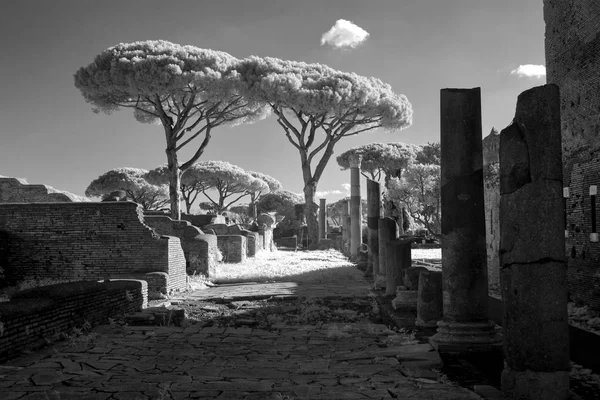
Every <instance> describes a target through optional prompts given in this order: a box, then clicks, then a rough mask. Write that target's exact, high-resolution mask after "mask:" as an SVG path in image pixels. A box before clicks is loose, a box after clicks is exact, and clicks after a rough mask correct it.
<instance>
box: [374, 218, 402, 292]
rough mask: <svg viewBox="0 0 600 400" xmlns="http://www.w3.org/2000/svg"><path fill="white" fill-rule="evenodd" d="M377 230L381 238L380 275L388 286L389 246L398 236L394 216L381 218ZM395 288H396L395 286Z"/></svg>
mask: <svg viewBox="0 0 600 400" xmlns="http://www.w3.org/2000/svg"><path fill="white" fill-rule="evenodd" d="M377 230H378V235H377V236H378V238H379V268H378V270H379V276H381V277H382V283H381V285H382V286H383V287H387V277H386V275H387V264H388V257H387V246H388V243H389V242H390V241H392V240H396V239H397V238H398V225H396V221H394V220H393V219H392V218H387V217H386V218H380V219H379V225H378V227H377ZM377 282H378V280H377V279H376V280H375V283H377ZM394 290H396V289H395V287H394ZM386 294H394V293H387V291H386Z"/></svg>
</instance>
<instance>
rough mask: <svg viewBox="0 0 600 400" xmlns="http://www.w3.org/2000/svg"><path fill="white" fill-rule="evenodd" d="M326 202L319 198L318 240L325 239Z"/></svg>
mask: <svg viewBox="0 0 600 400" xmlns="http://www.w3.org/2000/svg"><path fill="white" fill-rule="evenodd" d="M326 207H327V203H326V200H325V199H319V241H320V240H321V239H327V211H326Z"/></svg>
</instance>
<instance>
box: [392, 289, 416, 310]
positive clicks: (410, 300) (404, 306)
mask: <svg viewBox="0 0 600 400" xmlns="http://www.w3.org/2000/svg"><path fill="white" fill-rule="evenodd" d="M392 307H394V310H416V309H417V291H416V290H401V289H398V291H397V292H396V298H394V300H392Z"/></svg>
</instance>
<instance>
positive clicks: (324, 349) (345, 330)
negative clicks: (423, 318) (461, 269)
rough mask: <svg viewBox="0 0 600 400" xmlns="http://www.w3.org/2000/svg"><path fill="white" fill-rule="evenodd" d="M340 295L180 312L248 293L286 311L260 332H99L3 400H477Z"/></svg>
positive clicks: (37, 366) (363, 295) (57, 348)
mask: <svg viewBox="0 0 600 400" xmlns="http://www.w3.org/2000/svg"><path fill="white" fill-rule="evenodd" d="M234 286H235V287H234ZM242 286H246V288H245V289H244V288H242ZM334 286H335V287H331V288H330V290H326V288H325V290H323V287H322V286H321V287H319V288H318V290H317V287H316V286H315V287H314V288H313V289H314V290H312V289H310V287H307V286H305V287H304V289H301V290H300V291H299V290H298V288H297V286H294V285H288V284H272V285H271V286H268V285H267V286H265V285H262V286H253V285H252V284H244V285H228V287H224V286H221V287H215V288H211V289H206V290H203V291H199V292H197V293H195V294H193V295H191V296H188V297H186V298H185V299H180V300H179V303H180V304H181V303H183V302H186V303H187V305H188V306H190V305H193V304H194V302H200V301H203V302H204V304H206V301H207V300H210V299H211V298H212V299H220V301H224V300H226V301H234V302H236V304H237V306H239V307H242V306H243V302H242V301H240V299H241V298H243V297H244V296H246V297H247V295H248V293H254V296H255V297H268V298H278V299H279V300H280V301H278V302H275V303H276V304H273V303H272V302H266V301H265V304H267V305H268V307H269V308H270V310H266V311H265V312H263V313H262V314H260V312H259V314H256V312H257V310H256V309H254V312H255V314H254V316H255V318H256V315H263V316H264V317H265V318H266V319H265V320H266V321H270V322H269V323H268V324H267V325H263V324H255V325H254V326H253V327H244V326H217V325H213V326H207V325H209V324H207V323H206V321H202V322H199V323H196V324H189V325H188V326H185V327H172V326H166V327H160V326H119V325H104V326H99V327H96V328H95V329H94V330H93V333H92V335H87V336H86V335H84V336H81V337H80V338H79V339H77V340H72V341H71V342H60V343H55V345H54V347H50V348H46V349H43V350H41V351H37V352H34V353H32V354H29V355H26V356H23V357H21V358H18V359H14V360H12V361H9V362H8V363H6V364H4V365H0V376H1V378H0V399H2V400H16V399H19V400H25V399H27V400H33V399H40V400H58V399H61V400H67V399H73V400H75V399H77V400H80V399H81V400H87V399H90V400H91V399H94V400H96V399H99V400H100V399H102V400H104V399H111V400H121V399H123V400H125V399H144V400H146V399H151V400H166V399H173V400H175V399H177V400H178V399H257V400H259V399H260V400H264V399H273V400H299V399H306V400H311V399H315V400H318V399H323V400H325V399H327V400H333V399H393V398H397V399H419V400H427V399H435V400H450V399H453V400H459V399H460V400H468V399H480V397H479V396H478V395H476V394H475V393H473V392H471V391H469V390H467V389H465V388H462V387H459V386H457V385H454V384H452V383H450V382H448V381H447V380H446V379H444V377H443V376H441V375H440V373H439V371H438V370H437V368H439V367H440V365H441V363H440V359H439V356H438V354H437V353H436V352H435V351H433V349H432V348H431V346H430V345H429V344H423V343H421V344H419V343H417V342H416V340H414V337H413V338H411V337H410V336H409V335H406V334H403V333H401V332H396V331H392V330H390V329H388V328H387V327H386V326H384V325H381V324H376V323H373V322H371V321H369V320H368V319H367V318H363V314H361V313H360V312H358V313H357V312H356V310H357V307H358V308H360V307H370V304H371V303H372V299H371V298H369V297H368V296H367V294H368V289H367V288H368V284H366V282H365V285H362V287H359V286H360V285H359V286H356V285H352V288H351V289H349V291H345V290H342V289H340V287H341V286H343V285H340V283H337V284H336V285H334ZM298 293H301V294H302V295H303V296H305V295H306V296H307V297H309V298H310V296H311V294H310V293H312V294H313V295H314V296H313V297H312V301H314V303H310V304H311V305H310V306H309V309H310V307H313V305H314V304H317V305H319V307H321V308H323V307H328V309H329V310H330V311H331V312H330V314H328V315H332V316H334V317H335V316H337V317H336V318H338V317H339V318H338V319H337V322H332V321H325V322H327V323H322V322H319V321H314V322H310V323H306V321H307V319H306V318H307V315H306V310H307V308H306V306H305V305H304V304H305V303H302V302H305V300H303V299H298V298H297V297H298ZM226 294H227V295H226ZM349 294H351V295H352V297H344V296H347V295H349ZM359 294H360V296H357V295H359ZM315 296H317V297H315ZM318 296H323V297H324V298H327V299H329V300H323V299H322V298H319V297H318ZM286 297H287V300H286ZM336 298H337V300H336ZM281 299H283V301H282V300H281ZM290 302H291V303H290ZM293 302H296V303H293ZM215 304H216V303H215ZM290 304H292V305H290ZM294 304H295V305H294ZM351 306H352V307H351ZM302 307H304V308H302ZM205 308H207V307H205ZM207 309H209V308H207ZM315 309H317V308H315ZM259 311H260V310H259ZM328 312H329V311H328ZM273 315H275V317H273ZM269 316H271V317H269ZM344 316H350V317H353V318H346V317H344ZM269 318H270V319H269ZM308 320H309V321H311V320H310V318H309V319H308ZM294 321H299V322H298V323H295V322H294ZM300 321H301V322H300ZM333 321H336V319H335V318H334V319H333ZM348 321H351V322H348ZM238 325H239V324H238Z"/></svg>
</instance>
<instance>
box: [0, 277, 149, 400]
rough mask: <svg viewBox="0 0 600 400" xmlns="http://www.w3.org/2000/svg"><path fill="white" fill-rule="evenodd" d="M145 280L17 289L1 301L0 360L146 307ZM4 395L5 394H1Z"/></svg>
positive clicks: (75, 283) (64, 284)
mask: <svg viewBox="0 0 600 400" xmlns="http://www.w3.org/2000/svg"><path fill="white" fill-rule="evenodd" d="M147 289H148V288H147V285H146V282H144V281H111V282H103V283H98V282H90V281H87V282H74V283H63V284H59V285H52V286H45V287H40V288H35V289H30V290H26V291H23V292H19V293H17V294H16V295H15V296H13V298H12V299H11V301H8V302H4V303H0V362H3V361H6V360H7V359H10V358H13V357H16V356H18V355H20V354H21V352H23V351H25V350H34V349H38V348H40V347H43V346H45V345H46V344H48V343H51V342H52V341H56V340H58V339H60V334H61V333H67V334H71V333H72V328H74V327H76V328H79V329H80V328H82V326H84V324H86V323H89V325H90V326H94V325H100V324H107V323H108V322H109V321H108V319H109V318H114V317H116V316H117V315H123V314H128V313H131V312H135V311H140V310H141V309H142V308H144V307H146V303H145V301H144V298H145V297H146V295H147V294H146V292H147ZM0 397H1V396H0Z"/></svg>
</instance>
